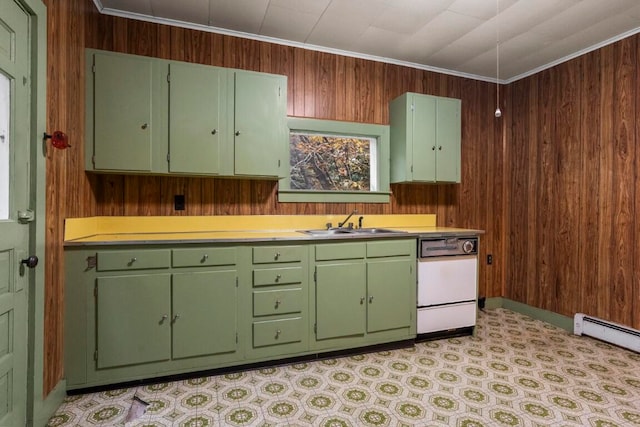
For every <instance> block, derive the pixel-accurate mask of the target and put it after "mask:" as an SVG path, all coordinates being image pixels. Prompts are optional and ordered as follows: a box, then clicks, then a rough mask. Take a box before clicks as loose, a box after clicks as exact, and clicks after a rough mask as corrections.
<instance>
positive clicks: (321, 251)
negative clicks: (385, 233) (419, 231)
mask: <svg viewBox="0 0 640 427" xmlns="http://www.w3.org/2000/svg"><path fill="white" fill-rule="evenodd" d="M332 257H333V260H331V258H332ZM315 260H316V264H315V301H314V302H313V304H314V308H315V320H316V324H315V325H314V326H315V327H314V331H315V341H314V342H313V343H312V347H313V348H315V349H316V350H340V349H348V348H355V347H362V346H367V345H374V344H382V343H387V342H392V341H402V340H409V339H412V338H415V310H416V273H415V263H416V242H415V240H414V239H397V240H396V239H393V240H378V241H374V240H371V241H367V242H366V243H364V242H348V243H327V244H318V245H316V248H315Z"/></svg>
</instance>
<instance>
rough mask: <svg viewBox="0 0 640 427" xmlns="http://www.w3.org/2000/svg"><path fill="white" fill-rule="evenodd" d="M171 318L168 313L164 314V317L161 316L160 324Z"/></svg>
mask: <svg viewBox="0 0 640 427" xmlns="http://www.w3.org/2000/svg"><path fill="white" fill-rule="evenodd" d="M168 318H169V316H167V315H166V314H163V315H162V317H161V318H160V322H159V323H160V324H161V325H162V324H163V323H164V321H165V320H167V319H168Z"/></svg>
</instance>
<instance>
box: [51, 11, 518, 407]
mask: <svg viewBox="0 0 640 427" xmlns="http://www.w3.org/2000/svg"><path fill="white" fill-rule="evenodd" d="M45 3H46V4H47V6H48V24H49V28H48V31H49V33H48V45H49V52H48V61H49V64H48V82H47V84H48V87H47V90H48V108H47V118H48V128H49V129H51V130H54V129H60V130H62V131H64V132H66V133H67V134H68V135H69V140H70V143H71V145H72V148H70V149H67V150H65V151H59V150H55V151H54V150H52V149H50V150H49V152H48V160H49V161H48V169H47V211H48V217H47V256H46V263H45V269H46V307H45V322H46V325H45V343H44V346H45V354H46V360H45V381H44V383H45V390H44V391H45V394H47V393H48V392H49V391H50V390H51V389H52V388H53V387H54V386H55V385H56V384H57V383H58V381H59V380H60V379H61V378H62V377H63V375H64V372H63V356H64V355H63V352H62V346H63V340H64V336H63V310H64V271H63V246H62V242H63V230H64V229H63V227H64V219H65V218H69V217H85V216H92V215H176V214H180V215H231V214H234V215H237V214H287V215H290V214H333V213H347V212H349V211H351V210H352V209H354V208H357V209H358V210H359V212H363V213H364V214H365V215H366V214H367V213H371V214H374V213H375V214H391V213H435V214H437V216H438V224H439V225H446V226H456V227H466V228H478V229H484V230H486V231H487V233H486V235H485V236H484V238H483V239H482V243H481V248H482V255H481V257H482V259H484V258H485V256H486V254H487V253H492V254H493V255H494V264H493V265H492V266H484V265H483V266H482V268H481V273H480V292H481V294H483V295H486V296H490V297H491V296H500V295H502V294H503V290H502V285H503V283H504V272H505V264H504V259H505V256H504V251H503V247H504V245H505V240H504V239H505V232H504V227H505V224H506V223H505V221H504V211H505V208H504V206H505V205H504V203H505V197H504V194H505V191H506V189H507V183H506V182H505V174H504V173H503V170H502V169H503V167H504V164H505V162H504V147H505V146H504V143H503V136H502V135H503V134H502V126H503V124H504V122H503V121H501V120H496V119H495V118H494V117H493V110H494V109H495V86H494V85H491V84H488V83H484V82H479V81H474V80H469V79H463V78H458V77H452V76H447V75H442V74H436V73H431V72H426V71H421V70H416V69H412V68H406V67H401V66H397V65H389V64H383V63H377V62H372V61H367V60H363V59H355V58H350V57H344V56H338V55H333V54H328V53H321V52H315V51H309V50H304V49H300V48H293V47H287V46H280V45H276V44H270V43H263V42H258V41H252V40H244V39H239V38H234V37H229V36H223V35H217V34H211V33H204V32H199V31H193V30H187V29H182V28H176V27H169V26H163V25H157V24H152V23H146V22H140V21H132V20H127V19H123V18H116V17H110V16H103V15H100V14H99V13H98V12H97V11H96V9H95V7H94V5H93V3H92V1H91V0H65V1H53V0H45ZM87 47H88V48H97V49H106V50H112V51H118V52H126V53H132V54H138V55H148V56H154V57H160V58H167V59H175V60H183V61H190V62H197V63H203V64H209V65H217V66H224V67H233V68H242V69H248V70H256V71H263V72H270V73H278V74H284V75H286V76H288V92H289V97H288V107H287V109H288V114H289V115H294V116H302V117H315V118H322V119H332V120H348V121H357V122H366V123H378V124H387V123H388V101H390V100H391V99H393V98H394V97H396V96H398V95H400V94H402V93H404V92H406V91H413V92H421V93H428V94H433V95H440V96H451V97H457V98H461V99H462V111H463V117H462V136H463V138H462V139H463V143H462V184H460V185H393V186H392V191H393V197H392V201H391V203H390V204H355V203H353V204H352V203H339V204H315V203H297V204H293V203H290V204H281V203H278V201H277V197H276V189H277V188H276V184H275V183H273V182H268V181H253V180H234V179H211V178H173V177H171V178H170V177H137V176H120V175H92V174H85V172H84V169H83V159H84V151H83V150H84V148H83V144H84V141H83V138H84V49H85V48H87ZM123 78H126V77H124V76H123ZM123 155H126V153H123ZM178 193H180V194H185V196H186V200H187V206H186V210H185V211H182V212H174V211H173V208H172V204H173V195H174V194H178Z"/></svg>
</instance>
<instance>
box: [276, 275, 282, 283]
mask: <svg viewBox="0 0 640 427" xmlns="http://www.w3.org/2000/svg"><path fill="white" fill-rule="evenodd" d="M280 279H282V274H277V275H276V282H279V281H280Z"/></svg>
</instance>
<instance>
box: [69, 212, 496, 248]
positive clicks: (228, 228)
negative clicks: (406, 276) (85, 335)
mask: <svg viewBox="0 0 640 427" xmlns="http://www.w3.org/2000/svg"><path fill="white" fill-rule="evenodd" d="M360 216H362V217H363V225H364V227H367V228H372V227H376V228H385V229H389V230H393V231H394V232H392V233H380V234H366V235H361V234H359V235H357V236H355V235H353V234H346V235H343V234H334V235H329V236H312V235H309V234H306V233H304V232H303V230H310V229H324V228H326V224H327V223H332V224H333V225H334V226H337V224H338V223H339V222H340V221H343V220H344V218H345V217H346V215H242V216H240V215H237V216H236V215H228V216H206V217H205V216H189V217H187V216H181V217H90V218H68V219H66V220H65V240H64V244H65V246H87V245H127V244H163V243H173V244H179V243H242V242H264V241H274V242H276V241H277V242H280V241H282V242H285V241H325V240H353V239H372V238H375V239H381V238H397V237H419V236H423V237H438V236H463V235H464V236H470V235H480V234H483V233H484V231H482V230H475V229H464V228H451V227H437V226H436V225H435V223H436V217H435V215H366V214H362V215H359V214H354V216H353V217H352V218H351V220H353V222H354V223H356V224H357V222H358V218H359V217H360ZM351 220H350V221H351Z"/></svg>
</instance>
